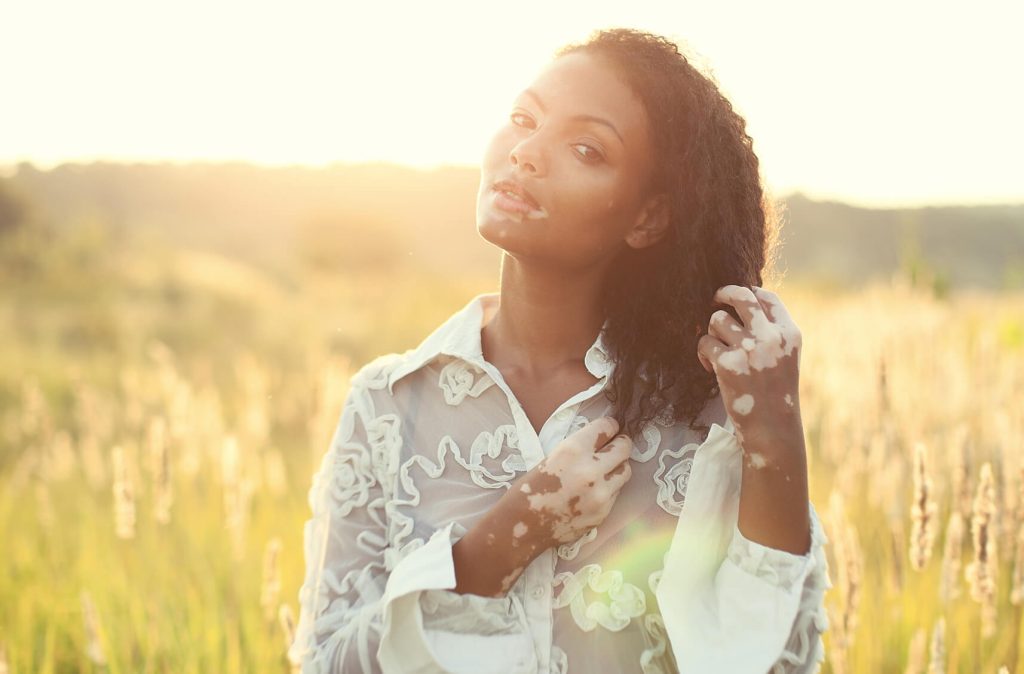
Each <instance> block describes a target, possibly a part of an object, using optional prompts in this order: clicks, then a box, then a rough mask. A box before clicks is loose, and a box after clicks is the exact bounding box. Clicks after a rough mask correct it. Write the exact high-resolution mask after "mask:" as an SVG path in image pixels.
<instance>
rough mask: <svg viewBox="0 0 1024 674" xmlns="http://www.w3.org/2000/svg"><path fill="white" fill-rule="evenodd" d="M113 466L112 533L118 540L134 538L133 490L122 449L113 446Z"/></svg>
mask: <svg viewBox="0 0 1024 674" xmlns="http://www.w3.org/2000/svg"><path fill="white" fill-rule="evenodd" d="M112 459H113V465H114V485H113V489H114V531H115V532H116V534H117V537H118V538H123V539H131V538H135V490H134V488H133V487H132V482H131V478H130V477H129V475H128V466H127V460H126V459H125V453H124V448H122V447H121V445H115V446H114V449H113V451H112Z"/></svg>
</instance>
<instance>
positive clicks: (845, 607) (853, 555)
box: [827, 491, 863, 674]
mask: <svg viewBox="0 0 1024 674" xmlns="http://www.w3.org/2000/svg"><path fill="white" fill-rule="evenodd" d="M828 513H829V514H828V522H829V524H830V526H829V527H828V529H829V531H828V532H827V534H828V537H829V540H830V541H832V545H830V546H829V547H830V548H831V551H832V553H833V555H834V557H835V564H834V566H835V568H836V570H837V574H836V575H837V582H836V584H835V585H836V588H837V590H838V591H837V592H836V593H834V594H833V596H835V597H837V598H838V600H839V605H838V606H837V605H836V604H835V603H831V602H830V603H829V604H828V607H827V611H828V613H829V624H830V628H829V663H830V664H831V666H832V670H833V671H835V672H837V674H843V673H844V672H846V671H848V666H849V656H850V649H851V648H852V646H853V637H854V633H855V631H856V629H857V607H858V604H859V603H860V585H861V569H862V564H863V561H862V554H861V548H860V544H859V542H858V540H857V532H856V530H855V529H854V528H853V526H852V525H851V524H850V522H849V520H848V519H847V516H846V507H845V504H844V502H843V497H842V495H841V494H840V493H839V492H837V491H833V492H832V494H831V495H830V497H829V509H828ZM832 566H833V565H832V564H830V565H829V567H830V568H832Z"/></svg>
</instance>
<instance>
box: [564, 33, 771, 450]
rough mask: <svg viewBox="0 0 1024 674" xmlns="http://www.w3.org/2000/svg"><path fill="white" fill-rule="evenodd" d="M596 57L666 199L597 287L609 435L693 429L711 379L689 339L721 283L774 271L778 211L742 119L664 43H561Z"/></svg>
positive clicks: (612, 38)
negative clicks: (662, 427)
mask: <svg viewBox="0 0 1024 674" xmlns="http://www.w3.org/2000/svg"><path fill="white" fill-rule="evenodd" d="M574 52H585V53H587V54H589V55H593V56H597V57H598V58H599V59H601V61H602V63H607V64H608V65H609V66H610V67H611V68H612V69H613V70H614V72H615V73H616V74H617V75H618V76H619V77H621V78H622V79H623V81H624V82H625V84H627V86H629V88H630V89H631V90H632V91H633V92H634V94H635V95H636V96H637V97H638V99H639V100H640V102H641V103H642V104H643V106H644V108H645V110H646V112H647V117H648V124H649V127H648V128H649V131H650V137H651V138H652V139H653V140H652V145H653V146H654V152H655V156H654V158H653V159H654V162H655V163H654V172H653V173H654V177H653V184H651V185H650V186H649V188H650V189H651V190H653V191H652V192H650V193H651V194H660V193H665V194H666V195H667V198H668V209H669V220H670V225H669V229H668V231H667V232H666V234H665V236H664V237H662V239H661V240H660V241H658V242H657V243H655V244H654V245H651V246H648V247H647V248H643V249H640V250H637V249H634V248H631V247H628V246H624V247H623V251H622V253H621V254H620V259H619V260H618V261H617V262H616V263H615V264H613V265H612V267H611V269H612V271H610V272H609V274H608V276H607V277H606V279H605V287H604V295H603V296H604V312H605V316H606V317H607V318H608V325H607V327H606V328H605V330H604V333H603V338H604V339H605V343H606V344H607V345H608V348H609V351H610V352H611V354H610V355H611V357H612V358H613V359H614V360H615V363H616V367H615V372H614V375H613V377H612V381H611V382H610V384H609V387H608V388H606V390H605V396H606V397H607V399H608V400H609V401H610V402H612V403H613V404H614V410H615V412H614V416H615V418H616V420H617V421H618V422H619V427H620V432H621V433H624V434H626V435H628V436H630V437H631V438H634V439H635V438H636V437H637V436H638V435H639V433H640V431H641V430H642V429H643V428H644V427H645V426H646V425H647V424H648V423H649V422H650V421H651V420H653V419H655V418H657V419H658V420H659V421H660V422H662V423H672V424H676V423H679V422H681V421H686V423H687V424H688V426H689V427H690V428H691V429H693V430H698V429H699V430H700V431H701V432H702V433H704V434H706V433H707V432H708V431H709V430H710V427H709V426H707V425H695V424H696V420H697V417H698V416H699V414H700V412H701V411H702V410H703V409H704V407H705V406H706V404H707V402H708V401H709V400H712V399H714V398H715V396H717V395H718V394H719V389H718V382H717V379H716V377H715V375H714V374H713V373H709V372H707V371H706V370H705V369H704V367H703V366H702V365H701V364H700V361H699V360H698V358H697V342H698V341H699V339H700V337H701V336H702V335H703V334H704V333H705V332H706V331H707V330H706V328H707V325H708V322H709V320H710V318H711V314H712V313H714V312H715V311H716V310H717V309H720V308H724V309H726V310H727V311H729V313H731V314H732V315H733V316H734V317H736V314H735V313H734V311H733V310H732V308H731V307H730V306H728V305H724V304H719V303H717V302H715V301H714V299H713V296H714V293H715V291H716V290H717V289H718V288H720V287H721V286H723V285H727V284H736V285H742V286H748V287H749V286H751V285H762V284H763V280H762V272H764V271H765V270H766V263H768V265H769V266H770V265H772V264H774V260H773V259H771V256H772V255H773V253H774V252H775V248H776V244H777V240H778V232H779V229H780V226H781V224H780V222H781V220H780V215H781V212H782V209H781V207H780V206H779V205H777V204H775V203H774V202H773V200H772V199H771V198H770V197H769V196H768V194H767V190H766V189H765V188H764V187H763V186H762V180H761V176H760V173H759V162H758V158H757V155H756V154H754V151H753V149H752V145H751V143H752V141H751V138H750V136H749V135H748V134H747V133H746V122H745V120H744V119H743V117H741V116H740V115H739V114H738V113H737V112H736V111H735V110H733V106H732V104H731V103H730V102H729V101H728V100H727V99H726V98H725V96H724V95H723V94H722V93H721V92H720V91H719V89H718V83H717V81H716V80H715V78H714V76H713V75H712V74H710V73H709V74H704V73H702V72H700V71H699V70H698V69H697V68H695V67H694V66H693V65H692V64H691V63H690V60H692V58H693V57H692V56H691V57H690V60H688V59H687V57H686V56H685V55H684V54H683V53H681V52H680V51H679V46H678V45H677V44H676V43H675V42H673V41H672V40H670V39H668V38H666V37H664V36H659V35H654V34H651V33H648V32H644V31H640V30H635V29H630V28H615V29H605V30H598V31H594V32H593V33H591V35H590V36H589V37H588V38H587V40H586V41H584V42H581V43H574V44H569V45H566V46H563V47H561V48H560V49H558V50H557V51H556V52H555V55H554V56H555V58H558V57H561V56H564V55H566V54H570V53H574Z"/></svg>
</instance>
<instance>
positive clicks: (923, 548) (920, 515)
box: [910, 442, 938, 571]
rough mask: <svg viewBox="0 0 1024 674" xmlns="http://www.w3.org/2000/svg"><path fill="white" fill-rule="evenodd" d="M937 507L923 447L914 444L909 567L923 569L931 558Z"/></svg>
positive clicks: (917, 569) (921, 444)
mask: <svg viewBox="0 0 1024 674" xmlns="http://www.w3.org/2000/svg"><path fill="white" fill-rule="evenodd" d="M937 512H938V506H936V505H935V500H934V499H933V498H932V481H931V478H929V477H928V463H927V457H926V455H925V446H924V444H923V443H921V442H916V443H914V501H913V504H912V506H911V510H910V515H911V521H912V524H911V527H910V567H911V568H912V569H914V570H915V571H921V570H922V569H924V567H925V565H926V564H927V563H928V560H929V559H931V556H932V546H933V544H934V543H935V524H936V513H937Z"/></svg>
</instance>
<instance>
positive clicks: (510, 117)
mask: <svg viewBox="0 0 1024 674" xmlns="http://www.w3.org/2000/svg"><path fill="white" fill-rule="evenodd" d="M516 117H523V118H524V119H529V117H527V116H526V115H524V114H523V113H521V112H513V113H512V114H511V115H510V116H509V119H511V120H512V123H513V124H515V125H516V126H522V124H519V123H518V122H516Z"/></svg>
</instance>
